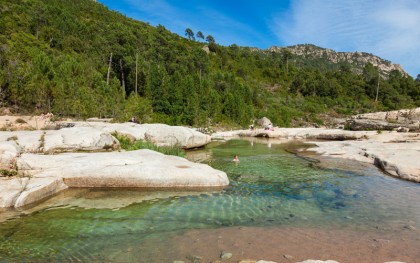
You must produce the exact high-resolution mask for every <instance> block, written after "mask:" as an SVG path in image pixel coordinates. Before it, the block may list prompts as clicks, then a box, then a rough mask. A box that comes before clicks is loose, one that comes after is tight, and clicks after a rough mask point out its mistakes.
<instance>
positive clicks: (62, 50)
mask: <svg viewBox="0 0 420 263" xmlns="http://www.w3.org/2000/svg"><path fill="white" fill-rule="evenodd" d="M186 36H187V37H188V39H187V38H184V37H181V36H178V35H176V34H173V33H171V32H169V31H168V30H166V29H165V27H163V26H162V25H159V26H157V27H152V26H150V25H148V24H147V23H144V22H139V21H135V20H133V19H129V18H127V17H125V16H124V15H122V14H119V13H117V12H113V11H110V10H108V9H107V8H106V7H105V6H103V5H101V4H99V3H97V2H95V1H91V0H74V1H61V0H42V1H41V0H25V1H13V0H3V1H1V2H0V107H1V106H9V107H15V108H17V109H18V110H19V111H20V112H30V113H35V114H37V113H40V112H54V114H55V116H57V117H58V116H70V117H79V118H86V117H91V116H98V117H113V118H115V119H117V120H124V121H126V120H129V119H131V117H133V116H135V117H137V119H138V120H139V121H140V122H161V123H167V124H171V125H194V126H211V125H215V124H220V123H221V124H227V125H240V126H248V125H249V124H250V123H251V121H252V120H253V119H255V118H258V117H262V116H266V117H268V118H270V119H271V120H272V122H273V123H274V124H276V125H280V126H291V125H299V124H301V123H305V122H313V123H321V122H322V119H320V118H319V115H320V114H325V113H328V114H335V115H337V114H338V115H347V114H354V113H363V112H369V111H377V110H393V109H400V108H410V107H418V106H420V81H419V80H417V81H416V80H414V79H413V78H412V77H404V76H402V75H401V74H400V73H399V72H398V71H395V72H391V74H390V75H389V76H388V78H387V79H383V78H380V79H379V78H378V69H377V68H375V67H373V66H372V65H367V66H366V67H365V68H364V70H363V74H355V73H354V72H353V71H352V70H351V65H350V64H343V65H341V66H340V67H339V68H332V67H330V66H328V65H327V66H321V64H322V63H321V62H322V61H317V62H316V65H317V66H316V67H314V66H313V65H312V64H311V63H310V62H311V61H310V60H304V61H303V60H302V58H299V57H297V56H295V55H293V54H291V53H290V52H287V50H284V51H282V52H269V51H262V50H258V49H254V48H248V47H239V46H237V45H231V46H229V47H224V46H220V45H218V44H217V43H216V41H215V39H214V37H212V36H210V35H209V36H207V37H206V38H205V39H206V41H207V42H208V49H209V50H210V53H207V52H206V51H204V50H203V46H204V45H205V44H204V43H202V42H199V41H195V40H194V39H195V35H194V32H193V31H192V29H190V28H188V29H187V30H186ZM203 38H204V34H203V32H201V31H199V32H197V40H201V41H203V40H204V39H203ZM378 82H379V87H380V88H379V92H378V99H377V101H376V91H377V87H378Z"/></svg>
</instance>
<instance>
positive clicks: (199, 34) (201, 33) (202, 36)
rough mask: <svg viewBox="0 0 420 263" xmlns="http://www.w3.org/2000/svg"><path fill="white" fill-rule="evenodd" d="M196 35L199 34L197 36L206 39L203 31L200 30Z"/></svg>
mask: <svg viewBox="0 0 420 263" xmlns="http://www.w3.org/2000/svg"><path fill="white" fill-rule="evenodd" d="M196 36H197V38H201V39H202V40H203V41H204V35H203V32H201V31H198V32H197V35H196Z"/></svg>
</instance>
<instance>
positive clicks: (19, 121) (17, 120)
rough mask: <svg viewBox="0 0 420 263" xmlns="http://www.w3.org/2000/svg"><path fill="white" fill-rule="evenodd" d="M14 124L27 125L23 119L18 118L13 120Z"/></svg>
mask: <svg viewBox="0 0 420 263" xmlns="http://www.w3.org/2000/svg"><path fill="white" fill-rule="evenodd" d="M15 122H16V123H20V124H24V123H27V122H26V121H25V120H24V119H21V118H18V119H16V120H15Z"/></svg>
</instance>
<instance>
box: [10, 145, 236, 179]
mask: <svg viewBox="0 0 420 263" xmlns="http://www.w3.org/2000/svg"><path fill="white" fill-rule="evenodd" d="M17 164H18V167H19V171H21V172H23V173H25V174H28V175H31V176H33V177H59V178H63V180H64V182H65V184H66V185H68V186H69V187H214V186H226V185H228V184H229V180H228V178H227V175H226V173H224V172H222V171H218V170H215V169H213V168H211V167H210V166H208V165H205V164H199V163H193V162H190V161H188V160H186V159H184V158H181V157H176V156H170V155H164V154H161V153H158V152H154V151H150V150H137V151H130V152H106V153H65V154H59V155H36V154H22V156H21V158H19V160H18V162H17Z"/></svg>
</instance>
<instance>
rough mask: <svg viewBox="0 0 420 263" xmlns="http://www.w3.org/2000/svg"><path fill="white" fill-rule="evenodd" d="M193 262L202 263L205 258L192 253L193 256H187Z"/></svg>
mask: <svg viewBox="0 0 420 263" xmlns="http://www.w3.org/2000/svg"><path fill="white" fill-rule="evenodd" d="M187 258H188V259H189V260H190V261H191V262H192V263H200V262H201V261H202V260H203V258H202V257H200V256H195V255H192V256H189V257H187Z"/></svg>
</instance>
